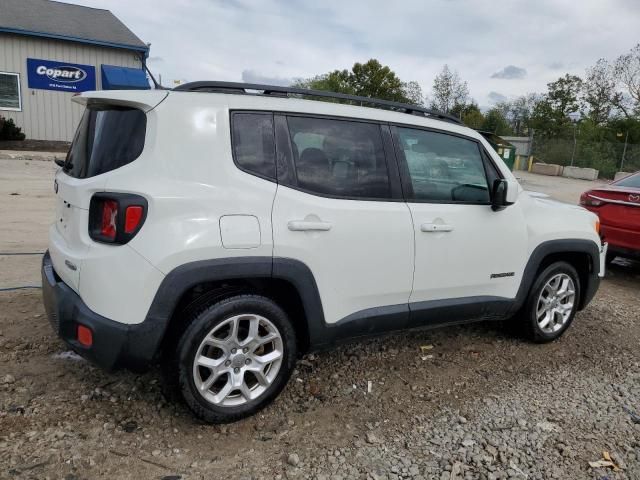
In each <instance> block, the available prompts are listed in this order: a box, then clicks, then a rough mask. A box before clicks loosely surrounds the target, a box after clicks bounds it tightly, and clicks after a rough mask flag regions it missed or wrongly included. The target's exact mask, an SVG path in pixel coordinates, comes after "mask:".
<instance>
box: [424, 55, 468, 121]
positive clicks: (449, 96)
mask: <svg viewBox="0 0 640 480" xmlns="http://www.w3.org/2000/svg"><path fill="white" fill-rule="evenodd" d="M468 99H469V87H468V85H467V82H465V81H463V80H462V79H461V78H460V75H458V72H456V71H455V70H450V69H449V66H448V65H445V66H444V67H442V70H441V71H440V73H439V74H438V75H436V77H435V78H434V79H433V90H432V94H431V108H434V109H436V110H440V111H441V112H444V113H450V112H451V111H452V110H454V109H455V108H456V107H457V106H460V105H465V104H466V103H467V101H468Z"/></svg>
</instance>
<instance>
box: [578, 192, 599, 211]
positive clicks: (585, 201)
mask: <svg viewBox="0 0 640 480" xmlns="http://www.w3.org/2000/svg"><path fill="white" fill-rule="evenodd" d="M604 203H605V202H603V201H602V200H599V199H597V198H594V197H592V196H591V195H589V193H587V192H585V193H583V194H582V195H580V205H584V206H585V207H599V206H601V205H603V204H604Z"/></svg>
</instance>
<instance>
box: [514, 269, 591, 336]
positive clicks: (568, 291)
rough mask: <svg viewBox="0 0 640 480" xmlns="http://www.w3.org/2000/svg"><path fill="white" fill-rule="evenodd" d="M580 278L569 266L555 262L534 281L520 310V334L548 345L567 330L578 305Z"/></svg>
mask: <svg viewBox="0 0 640 480" xmlns="http://www.w3.org/2000/svg"><path fill="white" fill-rule="evenodd" d="M580 293H581V292H580V277H579V276H578V273H577V272H576V269H575V268H573V267H572V266H571V265H570V264H568V263H566V262H556V263H553V264H551V265H549V266H548V267H547V268H545V269H544V270H543V271H542V272H541V273H540V274H539V275H538V277H537V278H536V280H535V282H534V284H533V287H532V288H531V291H530V292H529V296H528V297H527V301H526V303H525V306H524V309H523V312H522V313H523V317H524V318H523V319H522V320H523V321H524V324H523V326H524V331H525V335H526V336H527V338H528V339H529V340H531V341H533V342H536V343H547V342H552V341H554V340H556V339H558V338H560V336H562V334H563V333H564V332H565V331H566V330H567V329H568V328H569V325H571V322H573V318H574V317H575V314H576V312H577V310H578V305H579V302H580Z"/></svg>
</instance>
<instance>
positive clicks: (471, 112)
mask: <svg viewBox="0 0 640 480" xmlns="http://www.w3.org/2000/svg"><path fill="white" fill-rule="evenodd" d="M449 113H450V114H451V115H453V116H456V117H458V118H460V119H461V120H462V122H463V123H464V124H465V125H466V126H467V127H469V128H473V129H475V130H479V129H481V128H482V125H483V124H484V115H483V114H482V112H481V111H480V107H478V104H477V103H476V102H475V101H473V100H471V103H468V104H467V105H456V106H455V107H454V108H453V109H452V110H451V111H450V112H449Z"/></svg>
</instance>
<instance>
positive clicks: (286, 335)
mask: <svg viewBox="0 0 640 480" xmlns="http://www.w3.org/2000/svg"><path fill="white" fill-rule="evenodd" d="M296 354H297V350H296V338H295V332H294V329H293V326H292V325H291V322H290V321H289V319H288V317H287V315H286V313H285V312H284V311H283V310H282V309H281V308H280V307H279V306H278V305H277V304H275V303H274V302H272V301H271V300H270V299H268V298H265V297H261V296H257V295H239V296H235V297H232V298H228V299H225V300H222V301H220V302H218V303H215V304H214V305H211V306H209V307H206V308H204V309H203V310H201V311H200V312H197V313H195V314H194V315H193V317H192V318H191V319H190V325H189V327H188V328H187V329H186V330H185V331H184V333H183V334H182V337H181V338H180V341H179V342H178V346H177V351H176V355H175V357H174V360H173V361H174V365H173V368H172V370H173V371H174V372H175V373H176V375H177V384H178V387H179V389H180V392H181V393H182V396H183V398H184V400H185V401H186V403H187V405H188V406H189V408H190V409H191V410H192V411H193V412H194V413H195V414H196V415H197V416H198V417H200V418H201V419H202V420H204V421H206V422H210V423H225V422H232V421H236V420H239V419H241V418H243V417H246V416H249V415H252V414H253V413H255V412H257V411H258V410H260V409H262V408H263V407H265V406H266V405H267V404H268V403H269V402H271V401H272V400H273V399H274V398H275V397H276V396H277V395H278V393H280V391H281V390H282V389H283V388H284V386H285V385H286V383H287V381H288V379H289V376H290V375H291V371H292V369H293V366H294V364H295V358H296Z"/></svg>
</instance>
